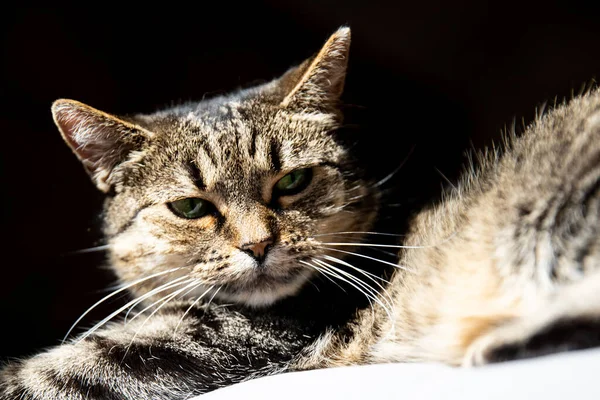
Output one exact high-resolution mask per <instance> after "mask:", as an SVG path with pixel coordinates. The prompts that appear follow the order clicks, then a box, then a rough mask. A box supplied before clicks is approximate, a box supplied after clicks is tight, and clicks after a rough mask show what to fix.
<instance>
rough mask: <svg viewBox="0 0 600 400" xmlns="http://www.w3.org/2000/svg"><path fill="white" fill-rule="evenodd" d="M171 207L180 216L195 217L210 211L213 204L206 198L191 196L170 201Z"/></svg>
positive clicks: (202, 215)
mask: <svg viewBox="0 0 600 400" xmlns="http://www.w3.org/2000/svg"><path fill="white" fill-rule="evenodd" d="M169 208H170V209H171V211H173V213H174V214H175V215H177V216H179V217H182V218H188V219H195V218H200V217H204V216H205V215H207V214H208V213H210V212H211V211H212V210H213V205H212V204H211V203H210V202H208V201H206V200H203V199H198V198H195V197H190V198H187V199H181V200H177V201H173V202H171V203H169Z"/></svg>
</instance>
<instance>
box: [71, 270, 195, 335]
mask: <svg viewBox="0 0 600 400" xmlns="http://www.w3.org/2000/svg"><path fill="white" fill-rule="evenodd" d="M181 279H186V277H184V276H182V277H179V278H177V279H176V280H177V281H179V280H181ZM174 281H175V280H174ZM174 281H172V282H171V283H173V282H174ZM152 294H153V293H152V291H150V292H148V293H146V294H145V295H144V296H142V297H144V298H148V297H150V296H152ZM136 301H138V299H134V300H132V301H130V302H129V303H127V304H125V305H124V306H123V307H121V308H119V309H118V310H117V311H114V312H113V313H112V314H110V315H109V316H108V317H106V318H104V319H103V320H102V321H100V322H98V323H97V324H96V325H94V326H93V327H92V328H91V329H88V330H87V331H86V332H85V333H84V334H83V335H82V336H81V337H79V338H78V339H77V342H81V341H82V340H84V339H85V338H87V337H88V336H90V335H91V334H92V333H94V332H95V331H96V330H98V329H99V328H101V327H102V326H103V325H104V324H106V323H107V322H108V321H110V320H111V319H113V318H114V317H116V316H117V315H119V314H120V313H122V312H123V311H125V310H126V309H127V308H129V307H131V305H132V304H134V303H135V302H136Z"/></svg>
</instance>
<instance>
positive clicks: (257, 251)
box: [240, 238, 273, 260]
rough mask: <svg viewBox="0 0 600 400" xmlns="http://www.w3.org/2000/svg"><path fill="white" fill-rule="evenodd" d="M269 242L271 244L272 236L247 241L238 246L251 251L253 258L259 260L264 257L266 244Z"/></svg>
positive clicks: (266, 249) (266, 248) (248, 251)
mask: <svg viewBox="0 0 600 400" xmlns="http://www.w3.org/2000/svg"><path fill="white" fill-rule="evenodd" d="M270 244H273V239H272V238H268V239H264V240H261V241H259V242H256V243H247V244H244V245H242V246H241V247H240V248H241V249H242V250H243V251H245V252H247V253H252V255H254V258H257V259H259V260H260V259H263V258H265V256H266V254H267V251H268V246H269V245H270Z"/></svg>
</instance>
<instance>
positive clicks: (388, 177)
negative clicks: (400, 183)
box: [373, 145, 416, 187]
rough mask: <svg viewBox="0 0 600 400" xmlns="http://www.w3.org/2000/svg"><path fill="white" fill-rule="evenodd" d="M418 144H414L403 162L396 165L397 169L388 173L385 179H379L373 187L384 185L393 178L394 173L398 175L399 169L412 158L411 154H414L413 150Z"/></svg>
mask: <svg viewBox="0 0 600 400" xmlns="http://www.w3.org/2000/svg"><path fill="white" fill-rule="evenodd" d="M415 147H416V145H414V146H413V147H412V148H411V149H410V151H409V152H408V154H407V155H406V157H404V160H402V162H401V163H400V165H398V166H397V167H396V169H394V170H393V171H392V172H391V173H390V174H388V175H387V176H385V177H384V178H383V179H381V180H380V181H378V182H377V183H375V184H374V185H373V187H379V186H382V185H384V184H385V183H386V182H387V181H389V180H390V179H392V178H393V177H394V175H396V174H397V173H398V171H400V169H401V168H402V167H403V166H404V164H406V162H407V161H408V159H409V158H410V156H411V155H412V153H413V151H414V150H415Z"/></svg>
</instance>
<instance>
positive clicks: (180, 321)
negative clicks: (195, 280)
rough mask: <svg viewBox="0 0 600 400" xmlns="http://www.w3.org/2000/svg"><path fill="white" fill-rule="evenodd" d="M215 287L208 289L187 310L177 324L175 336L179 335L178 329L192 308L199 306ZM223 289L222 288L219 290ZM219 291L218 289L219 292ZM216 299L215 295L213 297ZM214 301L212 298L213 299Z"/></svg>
mask: <svg viewBox="0 0 600 400" xmlns="http://www.w3.org/2000/svg"><path fill="white" fill-rule="evenodd" d="M214 287H215V286H214V285H213V286H211V287H209V288H208V289H206V291H205V292H204V293H202V294H201V295H200V296H198V298H197V299H196V300H194V302H193V303H192V304H191V305H190V306H189V307H188V308H187V310H185V312H184V313H183V315H182V316H181V318H179V321H178V322H177V325H176V326H175V330H174V331H173V334H175V333H177V329H179V325H181V323H182V322H183V319H184V318H185V316H186V315H187V314H188V313H189V312H190V310H191V309H192V307H194V306H195V305H196V304H198V302H199V301H200V300H202V298H203V297H204V296H205V295H206V293H208V292H210V291H211V290H212V289H213V288H214ZM219 289H221V288H219ZM218 291H219V290H218V289H217V292H218ZM213 297H214V295H213ZM211 300H212V298H211Z"/></svg>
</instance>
